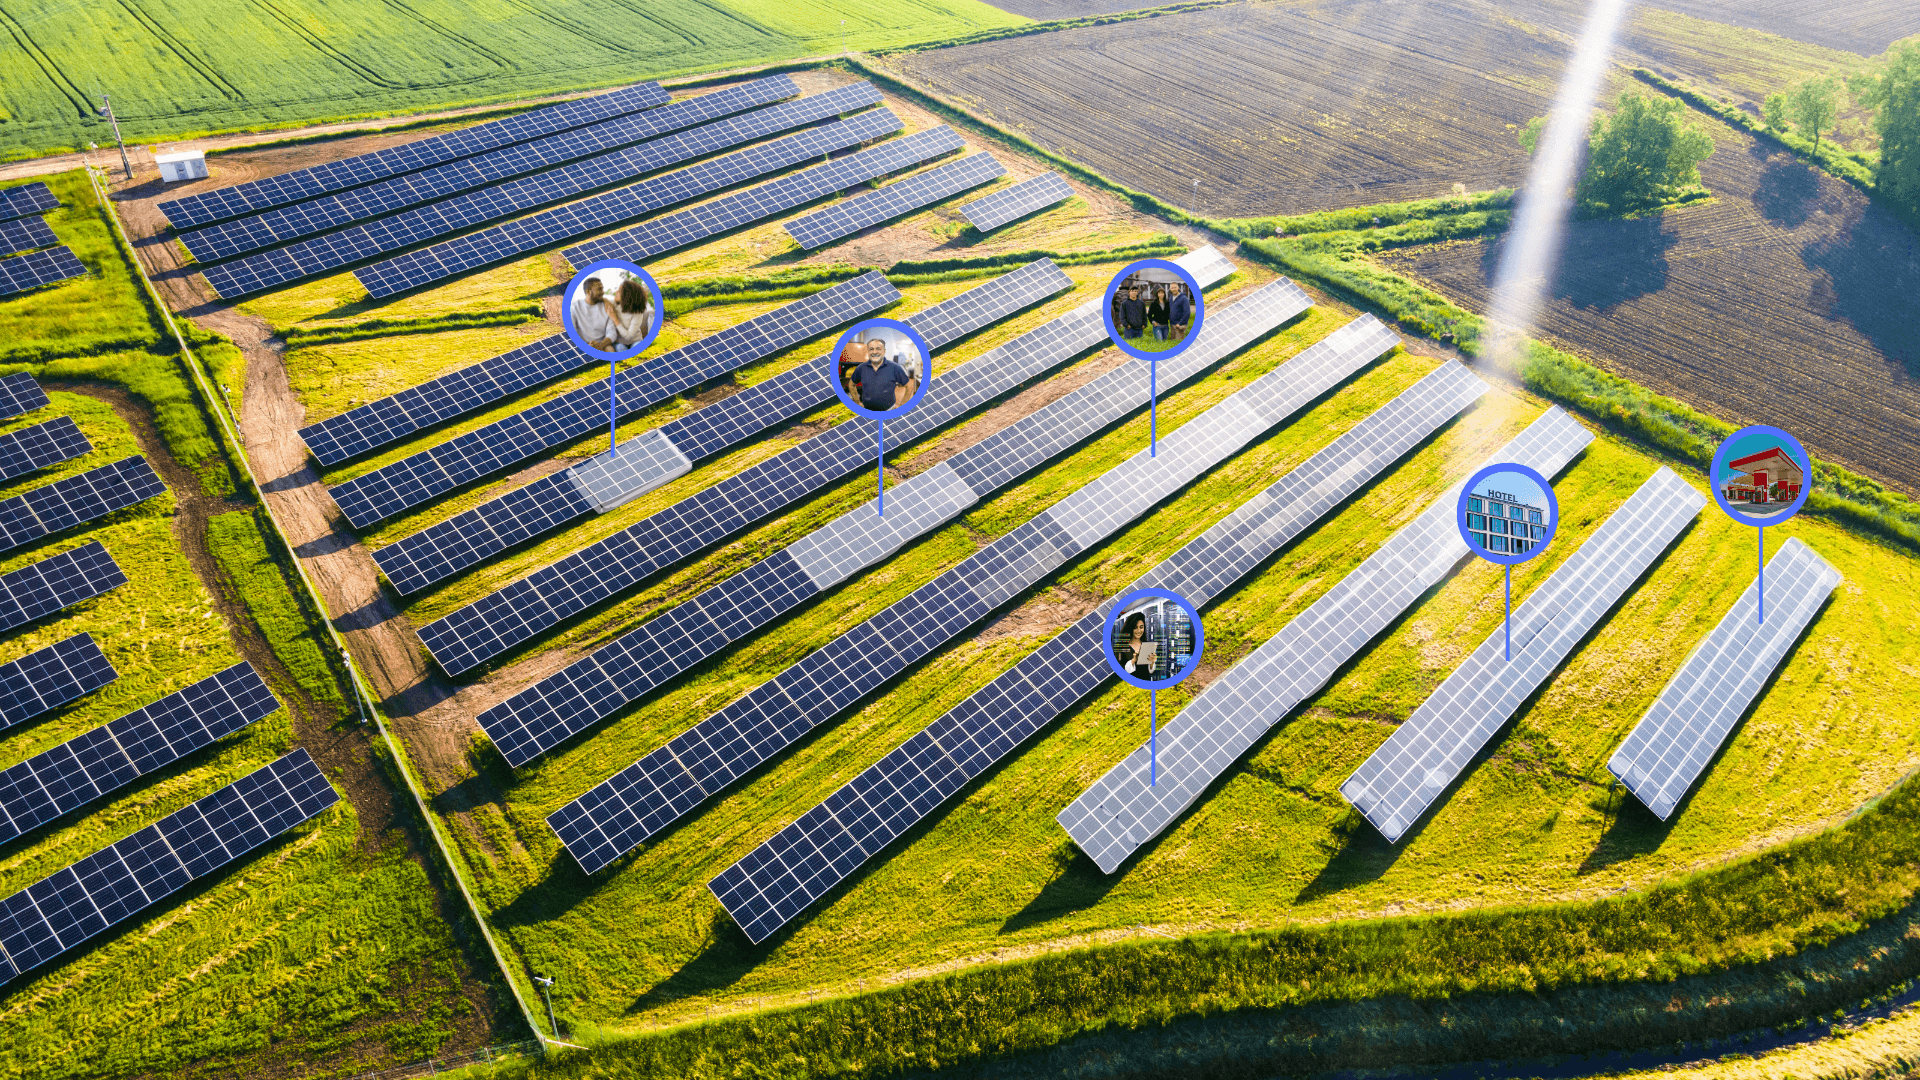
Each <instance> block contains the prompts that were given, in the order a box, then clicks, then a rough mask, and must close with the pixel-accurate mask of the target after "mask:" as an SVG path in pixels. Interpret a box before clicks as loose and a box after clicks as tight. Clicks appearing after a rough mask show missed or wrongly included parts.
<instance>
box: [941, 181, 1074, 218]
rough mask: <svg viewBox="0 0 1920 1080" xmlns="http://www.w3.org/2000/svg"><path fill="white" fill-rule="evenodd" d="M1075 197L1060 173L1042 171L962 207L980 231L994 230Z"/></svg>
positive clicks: (961, 210) (962, 210) (961, 209)
mask: <svg viewBox="0 0 1920 1080" xmlns="http://www.w3.org/2000/svg"><path fill="white" fill-rule="evenodd" d="M1072 197H1073V189H1072V188H1070V187H1068V186H1067V181H1066V179H1065V178H1064V177H1062V176H1061V175H1060V174H1059V173H1055V172H1050V173H1041V174H1040V175H1039V176H1036V177H1034V178H1033V179H1031V180H1022V181H1020V182H1019V183H1017V184H1015V185H1013V186H1012V187H1007V188H1001V189H1000V190H999V191H996V192H994V193H993V194H991V195H988V196H987V197H986V198H984V199H976V200H975V201H973V202H970V203H968V204H967V205H965V206H962V207H961V208H960V213H961V214H963V215H965V216H966V219H967V221H968V222H970V223H972V225H973V227H974V228H975V229H978V230H979V231H981V232H983V233H984V232H992V231H993V230H995V229H997V228H999V227H1000V226H1002V225H1005V224H1006V223H1007V222H1009V221H1012V220H1014V219H1015V218H1023V217H1026V216H1027V215H1028V214H1031V213H1033V212H1034V211H1035V210H1039V209H1042V208H1044V207H1048V206H1052V205H1053V204H1054V203H1057V202H1059V201H1061V200H1062V199H1068V198H1072Z"/></svg>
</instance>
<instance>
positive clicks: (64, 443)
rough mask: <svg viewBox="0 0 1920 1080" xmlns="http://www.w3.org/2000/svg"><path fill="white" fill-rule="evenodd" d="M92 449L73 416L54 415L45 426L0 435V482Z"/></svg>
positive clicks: (75, 456)
mask: <svg viewBox="0 0 1920 1080" xmlns="http://www.w3.org/2000/svg"><path fill="white" fill-rule="evenodd" d="M92 449H93V444H92V443H90V442H88V441H87V437H86V436H85V435H83V434H81V432H80V426H79V425H78V424H75V423H74V422H73V417H71V416H56V417H54V418H53V419H51V420H49V421H47V422H46V423H44V424H35V425H33V426H32V427H30V428H22V429H21V430H19V431H15V432H12V433H10V434H7V435H0V480H11V479H13V478H14V477H16V476H25V475H26V474H28V473H30V472H32V471H34V470H35V469H44V468H46V467H47V466H49V465H54V464H58V463H59V462H62V461H71V460H73V459H74V458H77V457H79V456H80V455H82V454H85V453H87V452H88V451H91V450H92ZM4 505H5V504H4V503H0V506H4Z"/></svg>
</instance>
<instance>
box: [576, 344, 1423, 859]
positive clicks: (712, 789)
mask: <svg viewBox="0 0 1920 1080" xmlns="http://www.w3.org/2000/svg"><path fill="white" fill-rule="evenodd" d="M1397 344H1399V339H1398V338H1397V337H1395V336H1394V335H1393V333H1392V332H1391V331H1389V330H1388V329H1387V328H1386V327H1385V326H1383V325H1381V323H1380V320H1378V319H1376V318H1374V317H1373V316H1371V315H1366V316H1362V317H1361V318H1360V319H1358V320H1356V321H1355V322H1353V323H1351V324H1349V325H1348V326H1346V327H1344V328H1342V329H1340V330H1337V331H1335V332H1334V333H1333V334H1331V335H1329V336H1328V337H1327V338H1326V339H1325V340H1323V341H1322V342H1320V343H1319V344H1317V345H1315V346H1314V347H1313V348H1311V349H1309V350H1307V351H1306V352H1305V353H1302V354H1301V355H1300V356H1298V357H1296V358H1294V359H1293V360H1291V361H1289V362H1288V363H1286V364H1284V365H1282V366H1281V367H1279V368H1278V369H1276V370H1274V371H1272V372H1269V373H1268V374H1266V375H1264V376H1262V377H1261V378H1259V379H1256V380H1254V381H1253V382H1252V383H1250V384H1248V385H1247V386H1246V387H1245V388H1244V389H1242V390H1240V391H1238V392H1237V393H1235V394H1233V395H1232V396H1230V397H1228V398H1227V399H1226V400H1225V401H1222V402H1220V403H1219V404H1218V405H1215V406H1213V407H1212V408H1210V409H1208V410H1207V411H1206V412H1204V413H1202V414H1201V415H1200V416H1198V417H1195V418H1194V419H1192V420H1189V421H1188V422H1186V423H1185V424H1182V425H1181V426H1180V427H1179V428H1178V429H1176V430H1175V431H1173V432H1172V433H1171V434H1169V435H1167V436H1166V437H1164V438H1162V439H1161V440H1159V445H1158V446H1157V448H1156V449H1155V451H1149V450H1145V449H1143V450H1141V451H1140V452H1139V453H1137V454H1135V455H1134V456H1133V457H1132V458H1130V459H1128V460H1127V461H1126V462H1124V463H1122V464H1121V465H1118V466H1116V467H1114V468H1113V469H1110V470H1108V471H1107V472H1106V473H1105V474H1103V475H1102V476H1100V477H1099V478H1098V479H1096V480H1094V481H1093V482H1092V483H1090V484H1088V485H1086V486H1085V487H1083V488H1081V489H1080V490H1079V491H1076V492H1074V493H1073V494H1071V495H1069V496H1067V497H1066V498H1065V499H1063V500H1061V501H1060V502H1058V503H1056V504H1054V505H1053V506H1052V507H1050V508H1048V509H1047V510H1045V511H1042V512H1041V513H1040V514H1039V515H1037V516H1035V517H1034V518H1032V519H1031V520H1029V521H1027V522H1026V523H1025V524H1023V525H1021V526H1019V527H1018V528H1015V529H1014V530H1013V531H1012V532H1009V533H1007V534H1006V535H1005V536H1002V537H1000V538H999V539H998V540H995V541H994V542H992V543H990V544H988V545H986V546H985V547H983V548H981V549H980V550H979V551H977V552H975V553H973V554H972V555H970V556H968V557H967V558H965V559H963V560H961V561H960V563H959V564H958V565H956V566H954V567H953V568H952V569H950V570H948V571H946V572H945V573H943V574H941V575H939V576H938V577H936V578H934V579H933V580H932V581H930V582H928V583H927V584H925V585H922V586H921V587H919V588H918V589H915V590H914V591H913V592H912V593H910V594H908V595H907V596H906V597H905V598H904V599H901V600H898V601H895V602H894V603H893V604H891V605H889V606H888V607H887V608H886V610H884V611H882V612H880V613H879V614H878V615H875V616H874V617H873V618H871V619H868V620H867V621H865V622H863V623H861V624H860V625H858V626H856V627H854V628H853V629H851V630H849V631H847V632H846V633H844V634H842V635H841V636H839V637H838V638H836V639H834V640H833V641H832V642H830V643H828V644H826V645H824V646H822V647H820V648H819V649H816V650H814V652H813V653H812V654H810V655H808V656H807V657H806V658H804V659H802V660H801V661H800V662H798V663H796V664H794V665H793V666H792V667H789V668H787V669H786V671H784V672H782V673H781V674H780V675H778V676H776V677H775V678H773V679H772V680H770V681H768V682H765V683H762V684H761V685H760V686H758V687H756V688H755V689H754V690H752V691H750V692H748V693H747V695H746V696H745V697H742V698H739V699H737V700H735V701H734V702H732V703H731V704H729V705H727V706H726V707H725V708H722V709H721V710H720V711H718V712H716V713H714V714H713V715H711V716H708V717H707V718H706V719H704V720H701V721H700V722H699V723H698V724H696V725H694V726H693V727H692V728H689V729H688V730H686V731H684V732H682V733H680V734H679V735H678V736H675V737H674V738H673V739H672V740H670V741H669V742H668V743H667V744H666V745H665V746H663V747H661V748H660V749H658V750H655V751H654V752H653V753H651V754H648V755H647V756H646V757H644V758H641V759H640V760H639V761H637V762H635V763H634V764H633V765H632V766H631V767H629V768H627V769H626V770H624V771H623V772H621V773H620V774H619V775H617V776H615V777H614V778H612V779H610V780H608V781H606V782H604V783H602V784H600V785H598V786H596V787H595V788H594V789H593V790H592V791H590V792H588V793H587V795H585V796H583V797H582V798H580V799H578V800H576V801H574V802H573V803H570V804H568V805H567V806H564V807H562V808H561V809H560V810H558V811H556V812H555V813H554V814H553V815H552V816H551V817H549V818H548V825H549V826H550V827H552V828H553V830H554V832H555V834H556V835H558V836H559V837H560V841H561V843H563V844H565V845H567V850H568V851H570V852H572V853H573V856H574V858H575V860H577V861H578V862H579V863H580V865H581V867H582V869H586V870H587V872H588V873H592V872H593V871H594V870H598V869H599V868H600V867H602V866H604V865H606V864H607V863H608V862H610V861H612V860H613V859H615V858H617V857H619V856H620V855H623V854H625V853H626V852H628V851H631V850H632V849H633V848H634V847H636V846H638V845H639V844H640V843H641V842H642V841H643V840H645V839H646V838H647V837H648V836H650V835H652V834H653V833H654V832H656V831H658V830H659V829H660V828H662V827H664V826H665V825H666V824H667V823H668V822H670V821H672V820H674V819H676V818H678V817H679V816H680V815H681V814H683V813H685V812H686V810H687V809H690V808H691V807H692V805H694V804H695V803H697V802H698V801H699V800H700V799H702V798H710V797H712V796H713V795H716V794H718V793H719V791H720V790H721V789H723V788H725V787H726V786H727V785H729V784H731V783H733V782H734V781H735V780H737V779H739V778H740V777H741V776H743V775H745V774H746V773H747V772H749V771H751V770H753V769H754V768H757V767H758V766H759V765H760V763H761V762H763V761H766V760H767V759H768V758H770V757H772V756H773V755H774V754H776V753H779V752H780V751H782V750H784V749H786V748H787V747H788V746H791V745H792V744H793V743H794V742H795V741H796V740H798V739H800V738H802V737H803V736H805V735H806V734H807V733H808V732H809V731H812V730H813V729H814V728H815V727H818V726H819V725H821V724H823V723H826V722H827V721H828V720H830V719H831V718H832V717H833V716H835V715H836V714H838V713H839V712H840V711H841V710H842V709H845V708H847V707H848V706H850V705H852V704H853V703H854V702H855V701H857V700H859V699H860V698H861V697H863V696H865V695H866V694H867V693H869V692H871V691H872V690H873V689H874V688H876V687H878V686H881V685H884V684H885V683H886V682H887V681H888V680H891V679H893V678H894V677H895V676H897V675H899V674H900V673H901V672H903V671H905V670H906V669H907V668H908V667H909V666H910V665H912V664H914V663H917V662H918V661H920V660H921V659H923V658H925V657H926V656H927V655H929V654H930V653H932V652H933V651H934V650H935V649H937V648H939V647H940V646H941V645H943V644H945V643H946V642H948V641H950V640H952V639H953V638H954V637H956V636H957V635H959V634H960V633H961V632H962V631H964V630H965V629H966V628H967V627H969V626H972V625H973V624H974V623H975V622H978V621H979V620H980V619H982V618H985V617H986V615H987V614H988V613H989V612H991V611H993V610H994V609H996V608H998V607H999V606H1000V605H1001V604H1003V603H1005V602H1006V601H1007V600H1009V599H1011V598H1013V597H1014V596H1017V595H1019V593H1020V592H1021V591H1023V590H1024V589H1026V588H1027V587H1028V586H1030V585H1032V584H1034V583H1035V582H1037V581H1039V580H1040V579H1041V578H1043V577H1045V576H1046V575H1047V574H1049V573H1051V572H1052V571H1054V570H1055V569H1058V568H1059V567H1060V566H1062V565H1064V564H1065V563H1066V561H1067V560H1068V559H1071V558H1072V557H1074V556H1075V555H1078V554H1080V553H1081V552H1083V551H1086V550H1088V549H1089V548H1091V547H1093V546H1094V545H1095V544H1098V543H1099V542H1100V541H1102V540H1104V539H1105V538H1106V537H1108V536H1110V535H1112V534H1113V533H1114V532H1115V531H1116V530H1118V529H1119V528H1120V527H1121V526H1122V525H1124V524H1126V523H1127V522H1128V521H1131V520H1133V519H1134V518H1136V517H1138V516H1140V515H1141V514H1143V513H1145V512H1146V511H1147V510H1149V509H1150V508H1152V507H1153V506H1154V504H1156V503H1158V502H1159V501H1160V500H1161V499H1163V498H1165V497H1166V496H1168V495H1170V494H1172V493H1173V492H1175V491H1177V490H1178V489H1179V488H1181V487H1182V486H1184V485H1185V484H1187V483H1188V482H1190V481H1192V480H1193V479H1194V478H1195V477H1197V476H1199V475H1200V474H1201V473H1203V472H1206V471H1207V470H1208V469H1210V468H1212V467H1213V466H1214V465H1217V464H1219V463H1220V462H1221V461H1223V460H1225V459H1226V458H1228V457H1229V456H1231V455H1233V454H1235V453H1237V452H1239V451H1240V449H1241V448H1243V447H1244V446H1246V445H1247V443H1249V442H1251V441H1253V439H1254V438H1256V437H1257V436H1259V435H1260V434H1261V433H1262V432H1264V431H1266V430H1267V429H1268V428H1270V427H1272V426H1274V425H1275V424H1278V423H1280V422H1282V421H1283V420H1285V419H1286V418H1287V417H1289V416H1291V415H1293V414H1294V413H1295V412H1297V411H1298V410H1299V409H1300V408H1302V407H1303V406H1305V405H1306V404H1307V403H1308V402H1310V401H1312V400H1313V399H1314V398H1316V397H1318V396H1319V395H1321V394H1323V393H1325V392H1326V391H1328V390H1330V389H1331V388H1333V387H1334V386H1335V385H1337V384H1338V383H1340V382H1341V381H1342V380H1344V379H1345V378H1346V377H1347V376H1349V375H1351V374H1353V372H1355V371H1357V370H1359V368H1360V367H1362V366H1363V365H1365V364H1366V363H1367V362H1368V361H1370V360H1372V359H1373V358H1374V357H1376V356H1378V355H1380V354H1381V353H1384V352H1386V351H1388V350H1390V349H1392V348H1393V347H1394V346H1395V345H1397ZM676 795H677V796H678V797H677V798H676V797H674V796H676Z"/></svg>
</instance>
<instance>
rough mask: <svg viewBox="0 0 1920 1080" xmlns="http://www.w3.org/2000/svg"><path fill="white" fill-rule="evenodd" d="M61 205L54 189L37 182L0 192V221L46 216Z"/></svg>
mask: <svg viewBox="0 0 1920 1080" xmlns="http://www.w3.org/2000/svg"><path fill="white" fill-rule="evenodd" d="M59 205H60V200H59V199H57V198H55V197H54V194H53V189H52V188H50V187H48V186H47V185H46V184H45V183H44V182H41V181H37V180H36V181H35V182H33V183H31V184H23V185H21V186H20V187H14V188H7V189H6V190H4V191H0V221H7V220H10V219H13V218H23V217H30V216H32V215H34V214H44V213H46V212H47V211H49V210H52V209H54V208H55V207H57V206H59Z"/></svg>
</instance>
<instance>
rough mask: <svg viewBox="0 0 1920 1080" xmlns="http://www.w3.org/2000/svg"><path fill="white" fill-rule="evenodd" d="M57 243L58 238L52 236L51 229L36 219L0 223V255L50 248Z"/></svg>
mask: <svg viewBox="0 0 1920 1080" xmlns="http://www.w3.org/2000/svg"><path fill="white" fill-rule="evenodd" d="M59 242H60V238H59V237H57V236H55V235H53V227H52V226H50V225H48V224H47V223H46V222H45V221H42V220H40V219H39V218H37V217H29V218H21V219H19V220H18V221H0V255H11V254H13V253H14V252H16V251H32V250H33V249H34V248H43V247H52V246H53V245H55V244H57V243H59Z"/></svg>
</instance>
